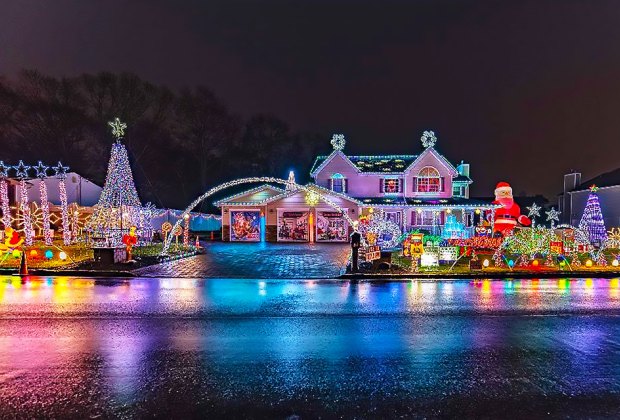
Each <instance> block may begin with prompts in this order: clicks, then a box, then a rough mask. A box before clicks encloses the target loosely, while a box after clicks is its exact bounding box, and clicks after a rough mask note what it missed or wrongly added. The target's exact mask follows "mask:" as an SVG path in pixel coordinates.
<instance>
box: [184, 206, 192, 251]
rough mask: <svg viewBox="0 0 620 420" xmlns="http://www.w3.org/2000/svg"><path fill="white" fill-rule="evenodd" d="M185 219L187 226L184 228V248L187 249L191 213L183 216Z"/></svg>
mask: <svg viewBox="0 0 620 420" xmlns="http://www.w3.org/2000/svg"><path fill="white" fill-rule="evenodd" d="M183 219H185V225H184V227H183V247H185V248H187V247H188V246H189V219H190V215H189V213H187V214H186V215H185V216H183Z"/></svg>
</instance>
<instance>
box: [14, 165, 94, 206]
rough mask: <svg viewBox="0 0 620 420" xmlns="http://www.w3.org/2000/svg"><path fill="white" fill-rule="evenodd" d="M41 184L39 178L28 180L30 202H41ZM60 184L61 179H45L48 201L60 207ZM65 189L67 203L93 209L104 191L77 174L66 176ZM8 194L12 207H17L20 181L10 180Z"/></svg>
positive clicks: (27, 189)
mask: <svg viewBox="0 0 620 420" xmlns="http://www.w3.org/2000/svg"><path fill="white" fill-rule="evenodd" d="M39 182H40V181H39V180H38V179H37V178H32V179H27V180H26V182H25V184H26V191H27V196H28V201H29V202H39V201H40V199H41V197H40V192H39ZM59 183H60V179H59V178H56V177H47V178H45V184H46V186H47V198H48V201H49V202H50V203H52V204H53V205H57V206H58V205H60V188H59ZM65 188H66V191H67V202H68V203H76V204H77V205H78V206H80V207H92V206H94V205H95V204H97V202H98V201H99V196H100V195H101V191H102V188H101V187H100V186H99V185H96V184H94V183H93V182H91V181H89V180H88V179H86V178H84V177H83V176H81V175H79V174H77V173H75V172H68V173H67V174H66V179H65ZM8 194H9V202H10V203H11V206H16V205H17V201H18V200H19V197H20V196H21V190H20V182H19V180H18V179H15V178H9V190H8Z"/></svg>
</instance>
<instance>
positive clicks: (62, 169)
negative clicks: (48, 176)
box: [52, 162, 69, 179]
mask: <svg viewBox="0 0 620 420" xmlns="http://www.w3.org/2000/svg"><path fill="white" fill-rule="evenodd" d="M52 169H54V172H55V175H56V176H57V177H58V178H60V179H65V178H66V177H67V171H68V170H69V167H68V166H62V163H60V162H58V165H56V166H54V167H53V168H52Z"/></svg>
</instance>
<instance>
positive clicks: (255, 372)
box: [0, 277, 620, 418]
mask: <svg viewBox="0 0 620 420" xmlns="http://www.w3.org/2000/svg"><path fill="white" fill-rule="evenodd" d="M619 314H620V286H619V282H618V280H617V279H613V280H600V279H575V280H570V279H557V280H520V281H510V280H506V281H489V280H484V281H456V282H422V281H406V282H394V283H372V282H363V283H350V282H338V281H332V280H330V281H327V280H326V281H317V280H265V281H257V280H223V279H211V280H198V279H154V278H150V279H131V280H129V279H98V280H94V279H84V278H63V277H57V278H32V279H29V280H26V281H21V280H20V279H19V278H14V277H3V278H0V416H1V417H13V416H18V415H19V417H81V418H84V417H100V416H101V417H119V416H120V417H153V416H155V417H175V418H188V417H203V418H204V417H211V418H215V417H221V416H228V417H247V418H262V417H271V418H273V417H275V418H286V417H289V416H294V415H298V416H301V417H302V418H303V417H305V418H316V417H319V416H321V417H327V418H332V417H339V416H343V417H347V418H349V417H356V416H357V417H362V418H386V417H397V416H412V417H442V416H451V417H453V416H458V417H463V416H483V417H506V416H510V417H520V418H533V417H543V416H544V417H549V416H551V417H567V416H572V417H586V416H587V417H617V415H618V414H619V412H620V365H619V363H618V361H619V360H620V339H619V338H618V337H620V323H619V322H618V319H619V318H618V315H619Z"/></svg>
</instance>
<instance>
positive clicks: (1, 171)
mask: <svg viewBox="0 0 620 420" xmlns="http://www.w3.org/2000/svg"><path fill="white" fill-rule="evenodd" d="M11 168H12V166H10V165H7V164H5V163H4V162H3V161H1V160H0V178H8V177H9V170H10V169H11Z"/></svg>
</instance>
